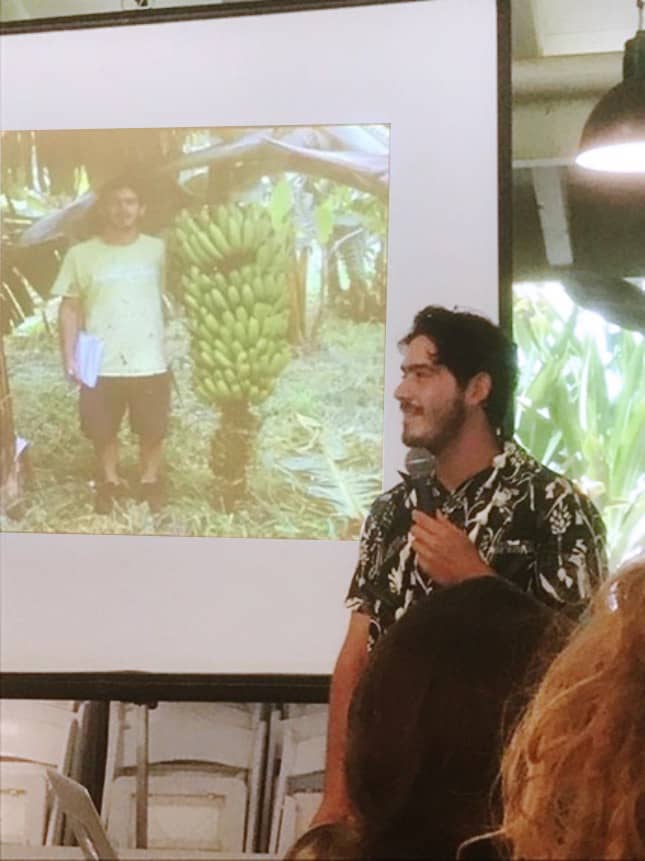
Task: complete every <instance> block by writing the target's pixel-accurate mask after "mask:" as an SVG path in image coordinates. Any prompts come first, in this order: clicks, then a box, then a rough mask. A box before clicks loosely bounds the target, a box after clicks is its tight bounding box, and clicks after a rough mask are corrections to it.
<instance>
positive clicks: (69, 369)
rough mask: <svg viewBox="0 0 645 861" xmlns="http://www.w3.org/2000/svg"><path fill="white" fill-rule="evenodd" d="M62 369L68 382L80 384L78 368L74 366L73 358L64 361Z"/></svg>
mask: <svg viewBox="0 0 645 861" xmlns="http://www.w3.org/2000/svg"><path fill="white" fill-rule="evenodd" d="M63 367H64V371H65V379H66V380H67V381H68V382H69V383H73V384H74V385H79V384H80V382H81V381H80V378H79V376H78V368H77V367H76V362H74V361H73V360H69V361H67V362H65V363H64V366H63Z"/></svg>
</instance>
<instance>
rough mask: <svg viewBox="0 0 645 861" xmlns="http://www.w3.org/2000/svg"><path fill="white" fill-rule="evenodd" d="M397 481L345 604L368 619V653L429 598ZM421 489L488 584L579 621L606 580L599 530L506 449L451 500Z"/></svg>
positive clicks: (553, 482) (572, 495)
mask: <svg viewBox="0 0 645 861" xmlns="http://www.w3.org/2000/svg"><path fill="white" fill-rule="evenodd" d="M402 477H403V481H402V482H400V483H399V484H397V485H396V486H395V487H393V488H392V489H391V490H388V491H387V492H386V493H384V494H382V495H381V496H379V497H378V498H377V499H376V501H375V502H374V504H373V505H372V508H371V509H370V512H369V514H368V515H367V518H366V520H365V523H364V524H363V529H362V531H361V540H360V548H359V560H358V565H357V567H356V571H355V572H354V577H353V579H352V583H351V585H350V588H349V592H348V595H347V599H346V602H345V604H346V606H347V607H348V609H350V610H354V611H357V612H360V613H367V614H368V615H369V616H370V618H371V625H370V635H369V646H370V648H371V647H372V646H373V645H374V643H375V642H376V640H377V639H378V637H379V636H380V635H381V634H383V633H385V631H386V630H387V628H388V627H389V626H390V625H391V624H392V623H393V622H395V621H396V620H397V619H399V618H400V617H401V616H402V615H403V614H404V613H405V611H406V610H407V608H408V607H409V606H410V604H411V603H412V602H413V601H415V600H416V599H418V598H420V597H422V596H423V595H427V594H429V593H430V592H431V591H432V590H433V589H435V588H439V587H438V585H437V584H434V583H433V581H432V578H431V577H430V578H428V577H425V576H424V575H423V574H422V573H421V571H420V570H419V569H418V567H417V562H416V556H415V553H414V551H413V550H412V547H411V539H410V535H409V531H410V527H411V525H412V511H413V509H414V508H415V507H416V493H415V490H414V487H413V486H412V483H411V481H410V479H409V477H408V476H405V475H402ZM428 488H429V492H430V495H431V497H432V498H433V500H434V502H435V506H436V508H439V509H441V511H442V512H443V513H444V514H445V515H446V517H448V518H449V520H451V521H452V523H454V524H455V525H456V526H458V527H460V528H461V529H463V530H464V531H465V532H466V533H467V535H468V537H469V538H470V540H471V541H472V542H473V543H474V544H475V545H476V547H477V549H478V550H479V553H480V555H481V556H482V558H483V559H484V560H485V561H486V563H487V564H488V565H489V566H490V567H491V568H492V569H493V570H494V571H496V572H497V574H499V575H500V576H502V577H505V578H506V579H508V580H511V581H512V582H513V583H516V584H517V585H518V586H519V587H521V588H522V589H523V590H525V591H526V592H528V593H530V594H532V595H535V596H536V597H538V598H540V599H541V600H542V601H544V602H545V603H547V604H550V605H551V606H555V607H558V608H562V609H564V610H565V611H566V612H567V613H568V614H569V615H571V616H574V617H575V616H578V615H579V614H580V612H581V611H582V610H583V609H584V607H585V605H586V603H587V602H588V600H589V598H590V596H591V593H592V591H593V590H594V588H595V587H596V585H597V584H598V582H599V581H600V580H601V579H602V578H603V576H604V575H605V573H606V557H605V528H604V525H603V522H602V520H601V519H600V515H599V514H598V512H597V511H596V509H595V507H594V506H593V505H592V503H591V502H590V501H589V500H588V499H587V497H586V496H584V495H583V494H582V493H581V492H580V491H579V490H577V489H576V487H575V486H574V485H573V484H572V483H571V482H570V481H568V480H567V479H566V478H564V477H563V476H561V475H558V474H557V473H555V472H552V471H551V470H550V469H547V468H546V467H545V466H543V465H542V464H540V463H538V461H536V460H535V459H534V458H532V457H531V456H530V455H529V454H528V453H527V452H525V451H524V450H523V449H522V448H520V446H518V445H517V444H515V443H512V442H507V443H506V444H505V446H504V450H503V451H502V452H501V454H499V455H497V456H496V457H495V458H493V462H492V464H491V466H490V467H488V468H487V469H485V470H483V471H482V472H479V473H477V474H476V475H473V476H471V478H469V479H467V480H466V481H465V482H463V483H462V484H461V485H460V486H459V487H458V488H456V490H454V491H453V492H452V493H450V492H448V491H447V490H446V489H445V488H444V487H443V486H442V485H441V484H440V483H439V481H438V480H437V479H436V477H435V476H434V475H431V476H429V478H428Z"/></svg>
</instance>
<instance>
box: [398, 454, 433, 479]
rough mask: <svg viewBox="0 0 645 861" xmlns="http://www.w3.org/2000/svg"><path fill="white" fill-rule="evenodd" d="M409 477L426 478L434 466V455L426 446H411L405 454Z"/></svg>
mask: <svg viewBox="0 0 645 861" xmlns="http://www.w3.org/2000/svg"><path fill="white" fill-rule="evenodd" d="M405 468H406V470H407V472H408V473H409V475H410V478H427V477H428V476H429V475H430V473H431V472H432V470H433V468H434V457H433V456H432V455H431V454H430V452H429V451H428V449H427V448H411V449H408V453H407V454H406V456H405Z"/></svg>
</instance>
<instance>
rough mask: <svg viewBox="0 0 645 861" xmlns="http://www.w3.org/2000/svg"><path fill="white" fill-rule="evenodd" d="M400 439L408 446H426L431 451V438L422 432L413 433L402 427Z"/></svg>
mask: <svg viewBox="0 0 645 861" xmlns="http://www.w3.org/2000/svg"><path fill="white" fill-rule="evenodd" d="M401 440H402V442H403V445H407V446H408V448H427V449H429V450H430V451H432V440H429V439H428V437H427V436H423V435H422V434H415V433H413V432H412V431H407V430H405V428H404V429H403V433H402V434H401Z"/></svg>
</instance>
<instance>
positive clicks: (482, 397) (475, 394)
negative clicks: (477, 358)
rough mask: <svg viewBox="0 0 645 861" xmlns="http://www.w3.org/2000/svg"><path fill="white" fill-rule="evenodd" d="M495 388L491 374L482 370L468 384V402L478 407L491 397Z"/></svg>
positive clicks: (466, 393)
mask: <svg viewBox="0 0 645 861" xmlns="http://www.w3.org/2000/svg"><path fill="white" fill-rule="evenodd" d="M492 389H493V381H492V380H491V377H490V374H489V373H487V372H486V371H480V372H479V373H478V374H475V376H474V377H471V378H470V379H469V380H468V383H467V384H466V392H465V396H466V403H467V404H468V405H469V406H471V407H478V406H481V404H483V403H485V402H486V401H487V400H488V398H489V397H490V393H491V391H492Z"/></svg>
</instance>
